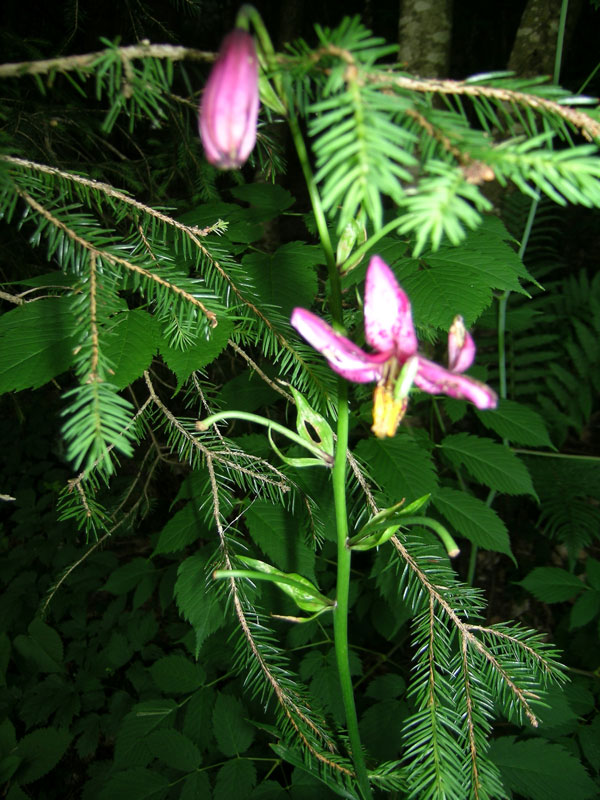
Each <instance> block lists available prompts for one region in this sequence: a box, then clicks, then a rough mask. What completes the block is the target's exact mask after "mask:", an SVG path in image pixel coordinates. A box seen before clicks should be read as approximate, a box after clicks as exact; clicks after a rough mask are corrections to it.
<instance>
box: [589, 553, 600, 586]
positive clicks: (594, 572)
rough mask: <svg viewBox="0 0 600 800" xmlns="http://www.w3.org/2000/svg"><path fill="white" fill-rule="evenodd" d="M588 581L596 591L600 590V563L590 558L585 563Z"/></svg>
mask: <svg viewBox="0 0 600 800" xmlns="http://www.w3.org/2000/svg"><path fill="white" fill-rule="evenodd" d="M585 573H586V576H587V581H588V583H589V585H590V586H593V587H594V589H600V561H598V559H596V558H592V556H588V557H587V559H586V562H585Z"/></svg>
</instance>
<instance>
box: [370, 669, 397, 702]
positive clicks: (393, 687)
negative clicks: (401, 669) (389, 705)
mask: <svg viewBox="0 0 600 800" xmlns="http://www.w3.org/2000/svg"><path fill="white" fill-rule="evenodd" d="M405 691H406V681H405V680H404V678H403V677H402V676H401V675H393V674H392V673H389V674H388V675H379V676H378V677H377V678H373V680H372V681H371V682H370V683H369V685H368V686H367V691H366V695H367V696H368V697H374V698H375V699H376V700H393V699H395V698H396V697H400V695H403V694H404V693H405Z"/></svg>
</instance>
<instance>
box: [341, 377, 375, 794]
mask: <svg viewBox="0 0 600 800" xmlns="http://www.w3.org/2000/svg"><path fill="white" fill-rule="evenodd" d="M347 393H348V387H347V385H346V383H345V382H344V381H343V380H340V384H339V387H338V428H337V447H336V453H335V462H334V465H333V498H334V504H335V519H336V528H337V589H336V607H335V609H334V612H333V634H334V644H335V655H336V661H337V668H338V674H339V679H340V688H341V691H342V700H343V702H344V711H345V712H346V727H347V729H348V737H349V739H350V747H351V749H352V761H353V763H354V768H355V770H356V779H357V783H358V786H359V789H360V792H361V795H362V797H363V800H370V798H371V797H372V794H371V787H370V785H369V777H368V775H367V768H366V766H365V760H364V756H363V751H362V745H361V742H360V734H359V730H358V717H357V714H356V704H355V702H354V689H353V687H352V676H351V675H350V662H349V659H348V598H349V594H350V561H351V556H352V551H351V550H350V548H349V547H348V546H347V539H348V516H347V510H346V451H347V449H348V401H347Z"/></svg>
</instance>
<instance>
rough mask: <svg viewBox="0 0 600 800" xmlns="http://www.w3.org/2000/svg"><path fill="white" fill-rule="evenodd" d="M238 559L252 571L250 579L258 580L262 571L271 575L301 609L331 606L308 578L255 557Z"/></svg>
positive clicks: (227, 571)
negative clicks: (284, 570) (285, 570)
mask: <svg viewBox="0 0 600 800" xmlns="http://www.w3.org/2000/svg"><path fill="white" fill-rule="evenodd" d="M239 560H240V561H241V562H242V563H243V564H244V565H246V566H248V567H250V570H252V571H253V574H252V579H254V580H260V578H261V577H262V573H264V574H265V575H269V576H272V579H273V583H275V584H276V585H277V586H278V587H279V588H280V589H281V590H282V591H283V592H285V593H286V594H287V595H288V597H291V598H292V600H293V601H294V602H295V603H296V605H297V606H298V608H300V609H301V610H302V611H313V612H314V611H323V610H325V609H327V608H329V609H332V608H333V605H334V603H333V601H331V600H328V598H326V597H325V596H324V595H322V594H321V593H320V592H319V590H318V589H317V587H316V586H315V585H314V584H313V583H312V582H311V581H309V580H308V578H304V577H303V576H302V575H298V573H297V572H282V571H281V570H279V569H276V568H275V567H273V566H271V564H267V563H265V562H264V561H259V560H258V559H256V558H248V557H246V556H239ZM254 570H256V572H254ZM224 572H225V574H227V575H229V574H232V572H231V571H229V570H225V571H224ZM233 572H235V570H233ZM215 577H224V575H221V574H218V573H215ZM248 577H249V576H248Z"/></svg>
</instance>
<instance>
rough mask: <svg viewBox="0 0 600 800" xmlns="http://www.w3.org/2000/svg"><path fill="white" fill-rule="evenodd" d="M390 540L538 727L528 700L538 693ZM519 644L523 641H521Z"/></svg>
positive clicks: (400, 546)
mask: <svg viewBox="0 0 600 800" xmlns="http://www.w3.org/2000/svg"><path fill="white" fill-rule="evenodd" d="M390 541H391V542H392V544H393V545H394V547H395V548H396V550H397V551H398V552H399V553H400V555H401V556H402V559H403V560H404V561H405V562H406V564H407V565H408V567H409V568H410V569H411V571H412V572H413V574H414V575H415V577H416V578H417V579H418V580H419V582H420V583H421V584H422V586H423V587H424V588H425V590H426V591H427V593H428V594H429V595H430V597H432V598H433V599H435V601H436V602H437V603H439V605H440V606H441V608H442V609H443V610H444V612H445V613H446V615H447V616H448V618H449V619H450V620H451V621H452V623H453V624H454V626H455V628H456V630H457V632H458V635H459V636H460V639H461V647H462V646H468V645H470V646H472V647H473V648H475V649H476V650H477V651H478V652H479V653H480V654H481V655H482V656H483V658H484V659H485V660H486V661H487V662H488V663H489V664H490V666H491V667H492V668H493V669H494V670H495V671H496V672H497V674H498V675H499V676H500V678H501V679H502V680H503V681H504V682H505V684H506V685H507V687H508V688H509V689H510V690H511V692H512V693H513V694H514V696H515V697H516V699H517V701H518V703H519V705H520V706H521V708H522V710H523V712H524V714H525V715H526V717H527V719H528V720H529V722H530V723H531V725H532V726H533V727H534V728H537V726H538V724H539V722H538V719H537V717H536V715H535V714H534V713H533V709H532V708H531V706H530V704H529V702H528V698H532V699H537V695H535V694H534V693H533V692H530V691H527V690H522V689H520V688H519V687H518V686H517V685H516V684H515V682H514V681H513V680H512V678H511V677H510V675H509V674H508V673H507V672H506V670H505V669H504V668H503V667H502V665H501V664H500V663H499V662H498V659H497V658H496V657H495V656H494V655H493V653H491V652H490V651H489V650H488V648H487V647H486V646H485V645H484V644H483V643H482V642H481V641H480V640H479V639H478V638H477V637H476V636H475V635H474V634H473V633H472V631H471V630H470V626H469V625H468V624H467V623H465V622H463V621H462V620H461V618H460V617H459V616H458V614H457V613H456V611H455V610H454V609H453V608H452V606H451V605H450V603H449V602H448V601H447V600H446V598H445V597H444V595H443V593H442V591H441V589H440V587H437V586H435V584H433V583H432V582H431V581H430V580H429V578H428V577H427V575H426V574H425V573H424V572H423V570H422V569H421V568H420V567H419V565H418V564H417V562H416V561H415V559H414V558H413V556H412V555H411V554H410V553H409V552H408V550H407V549H406V548H405V547H404V545H403V544H402V542H401V541H400V540H399V539H398V537H397V536H392V538H391V540H390ZM477 630H481V631H484V630H486V629H484V628H480V627H478V628H477ZM463 642H464V645H463ZM519 644H521V643H520V642H519Z"/></svg>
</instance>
